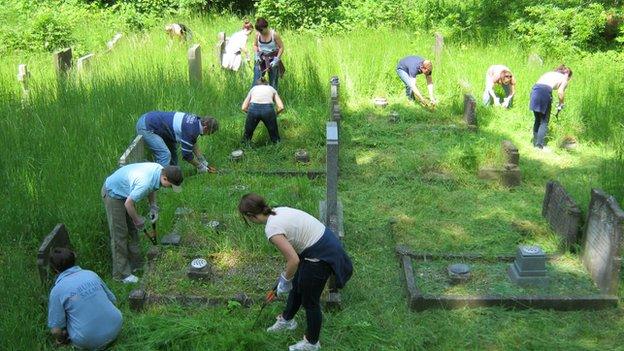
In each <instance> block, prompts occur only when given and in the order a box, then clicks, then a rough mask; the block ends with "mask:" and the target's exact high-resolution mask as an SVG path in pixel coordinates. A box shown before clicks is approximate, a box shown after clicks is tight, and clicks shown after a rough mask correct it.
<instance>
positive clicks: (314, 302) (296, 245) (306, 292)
mask: <svg viewBox="0 0 624 351" xmlns="http://www.w3.org/2000/svg"><path fill="white" fill-rule="evenodd" d="M238 211H239V212H240V214H241V215H242V216H243V218H244V219H245V221H247V220H249V221H251V222H253V223H256V224H264V225H265V227H264V231H265V234H266V237H267V239H269V241H270V242H271V243H272V244H273V245H275V246H276V247H277V249H278V250H279V251H280V252H281V253H282V255H283V256H284V258H285V259H286V268H285V269H284V272H282V273H281V274H280V276H279V279H278V284H277V294H278V295H281V294H285V293H288V300H287V302H286V307H285V308H284V311H283V312H282V313H281V314H280V315H279V316H277V321H276V322H275V324H273V325H272V326H271V327H269V328H267V331H268V332H278V331H283V330H294V329H295V328H297V322H296V321H295V319H294V317H295V314H297V311H298V310H299V308H300V307H301V306H303V308H304V309H305V310H306V322H307V328H306V332H305V335H304V336H303V340H301V341H299V342H298V343H296V344H294V345H291V346H290V347H289V350H291V351H293V350H318V349H320V347H321V345H320V343H319V335H320V331H321V322H322V319H323V316H322V313H321V306H320V298H321V293H322V292H323V288H324V287H325V283H326V282H327V279H328V278H329V277H330V275H332V274H334V275H335V277H336V287H337V288H342V287H344V285H345V284H346V282H347V281H348V280H349V278H351V274H352V273H353V266H352V264H351V259H350V258H349V256H348V255H347V253H346V252H345V251H344V249H343V247H342V244H341V243H340V241H339V240H338V238H337V237H336V236H335V235H334V233H333V232H332V231H331V230H329V229H328V228H327V227H325V225H324V224H323V223H321V222H320V221H319V220H318V219H316V218H314V217H313V216H311V215H310V214H308V213H306V212H304V211H301V210H297V209H294V208H290V207H276V208H271V207H269V206H268V205H267V203H266V201H265V200H264V198H262V197H261V196H260V195H257V194H253V193H251V194H246V195H244V196H243V197H242V198H241V200H240V202H239V204H238Z"/></svg>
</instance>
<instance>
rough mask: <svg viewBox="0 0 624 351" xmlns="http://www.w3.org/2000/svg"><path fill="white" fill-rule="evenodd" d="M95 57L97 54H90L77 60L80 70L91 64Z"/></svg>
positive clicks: (77, 66) (77, 67)
mask: <svg viewBox="0 0 624 351" xmlns="http://www.w3.org/2000/svg"><path fill="white" fill-rule="evenodd" d="M94 57H95V54H88V55H85V56H83V57H81V58H79V59H78V61H76V69H77V70H78V72H83V71H84V70H85V69H87V68H88V67H89V66H91V61H92V60H93V58H94Z"/></svg>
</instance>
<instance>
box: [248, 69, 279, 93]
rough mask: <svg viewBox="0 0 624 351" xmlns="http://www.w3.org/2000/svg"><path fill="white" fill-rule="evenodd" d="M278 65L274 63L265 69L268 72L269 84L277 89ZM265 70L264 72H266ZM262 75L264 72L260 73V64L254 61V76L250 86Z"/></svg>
mask: <svg viewBox="0 0 624 351" xmlns="http://www.w3.org/2000/svg"><path fill="white" fill-rule="evenodd" d="M278 70H279V67H278V65H275V67H272V68H269V70H268V71H267V72H268V74H269V85H270V86H272V87H273V88H274V89H275V90H277V82H278V79H279V72H278ZM267 72H265V73H267ZM262 76H264V73H262V72H261V71H260V65H259V64H258V63H256V64H255V65H254V78H253V82H251V87H252V88H253V86H254V85H256V81H257V80H258V79H260V77H262Z"/></svg>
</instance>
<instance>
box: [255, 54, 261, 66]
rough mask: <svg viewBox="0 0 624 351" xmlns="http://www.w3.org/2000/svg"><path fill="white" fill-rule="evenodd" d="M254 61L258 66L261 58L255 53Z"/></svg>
mask: <svg viewBox="0 0 624 351" xmlns="http://www.w3.org/2000/svg"><path fill="white" fill-rule="evenodd" d="M254 61H255V62H256V64H258V65H259V64H260V62H262V58H261V57H260V54H258V53H257V52H256V53H254Z"/></svg>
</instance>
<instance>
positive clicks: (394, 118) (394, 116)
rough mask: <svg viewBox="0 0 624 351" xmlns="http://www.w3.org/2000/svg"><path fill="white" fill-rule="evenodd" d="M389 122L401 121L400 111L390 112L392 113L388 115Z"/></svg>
mask: <svg viewBox="0 0 624 351" xmlns="http://www.w3.org/2000/svg"><path fill="white" fill-rule="evenodd" d="M388 122H390V123H399V113H398V112H396V111H392V112H390V114H389V115H388Z"/></svg>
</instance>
